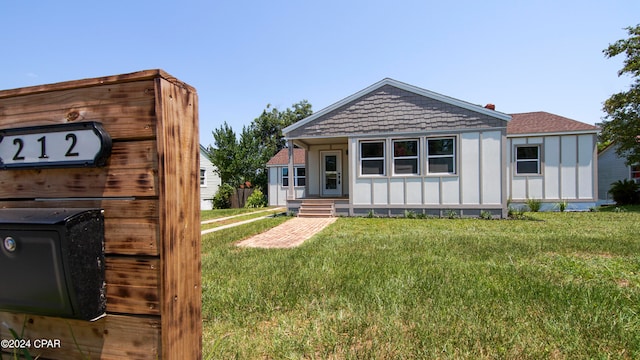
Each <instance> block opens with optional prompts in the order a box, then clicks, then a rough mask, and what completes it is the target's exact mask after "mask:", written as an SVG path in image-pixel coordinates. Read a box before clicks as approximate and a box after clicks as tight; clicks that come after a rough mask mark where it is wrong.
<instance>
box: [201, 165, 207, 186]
mask: <svg viewBox="0 0 640 360" xmlns="http://www.w3.org/2000/svg"><path fill="white" fill-rule="evenodd" d="M200 186H207V170H205V169H200Z"/></svg>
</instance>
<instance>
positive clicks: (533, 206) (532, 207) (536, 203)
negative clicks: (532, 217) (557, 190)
mask: <svg viewBox="0 0 640 360" xmlns="http://www.w3.org/2000/svg"><path fill="white" fill-rule="evenodd" d="M541 206H542V201H541V200H538V199H529V198H527V207H528V208H529V211H531V212H538V211H540V207H541Z"/></svg>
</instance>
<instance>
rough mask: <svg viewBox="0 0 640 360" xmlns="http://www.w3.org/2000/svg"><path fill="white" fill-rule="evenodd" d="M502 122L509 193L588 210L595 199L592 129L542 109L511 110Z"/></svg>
mask: <svg viewBox="0 0 640 360" xmlns="http://www.w3.org/2000/svg"><path fill="white" fill-rule="evenodd" d="M511 116H512V119H511V121H510V122H509V124H508V125H507V149H510V150H509V151H508V154H507V174H508V175H507V176H508V177H509V181H507V184H508V186H509V188H508V191H509V197H510V199H511V201H512V202H513V203H515V204H517V203H522V202H523V201H526V200H527V199H537V200H541V201H542V203H543V204H542V205H543V207H542V210H550V209H551V208H553V207H554V206H557V204H558V203H560V202H566V203H567V204H568V207H567V209H568V210H588V209H590V208H592V207H594V206H595V205H596V202H597V199H598V193H597V192H598V176H597V174H598V165H597V164H598V159H597V151H598V150H597V146H596V145H597V135H598V130H599V129H598V127H596V126H593V125H589V124H585V123H582V122H579V121H575V120H572V119H568V118H565V117H562V116H558V115H554V114H550V113H547V112H541V111H540V112H530V113H523V114H512V115H511Z"/></svg>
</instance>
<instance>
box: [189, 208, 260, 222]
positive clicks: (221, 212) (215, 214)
mask: <svg viewBox="0 0 640 360" xmlns="http://www.w3.org/2000/svg"><path fill="white" fill-rule="evenodd" d="M268 209H269V208H268V207H267V208H239V209H214V210H202V211H201V212H200V220H201V221H205V220H213V219H218V218H223V217H227V216H234V215H240V214H246V213H251V212H256V211H260V210H268Z"/></svg>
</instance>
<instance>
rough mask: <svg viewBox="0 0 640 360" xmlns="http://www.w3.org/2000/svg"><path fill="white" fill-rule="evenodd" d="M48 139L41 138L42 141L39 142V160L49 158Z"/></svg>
mask: <svg viewBox="0 0 640 360" xmlns="http://www.w3.org/2000/svg"><path fill="white" fill-rule="evenodd" d="M46 141H47V138H46V137H45V136H43V137H41V138H40V139H38V142H39V143H40V156H38V159H46V158H48V157H49V156H47V143H46Z"/></svg>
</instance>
